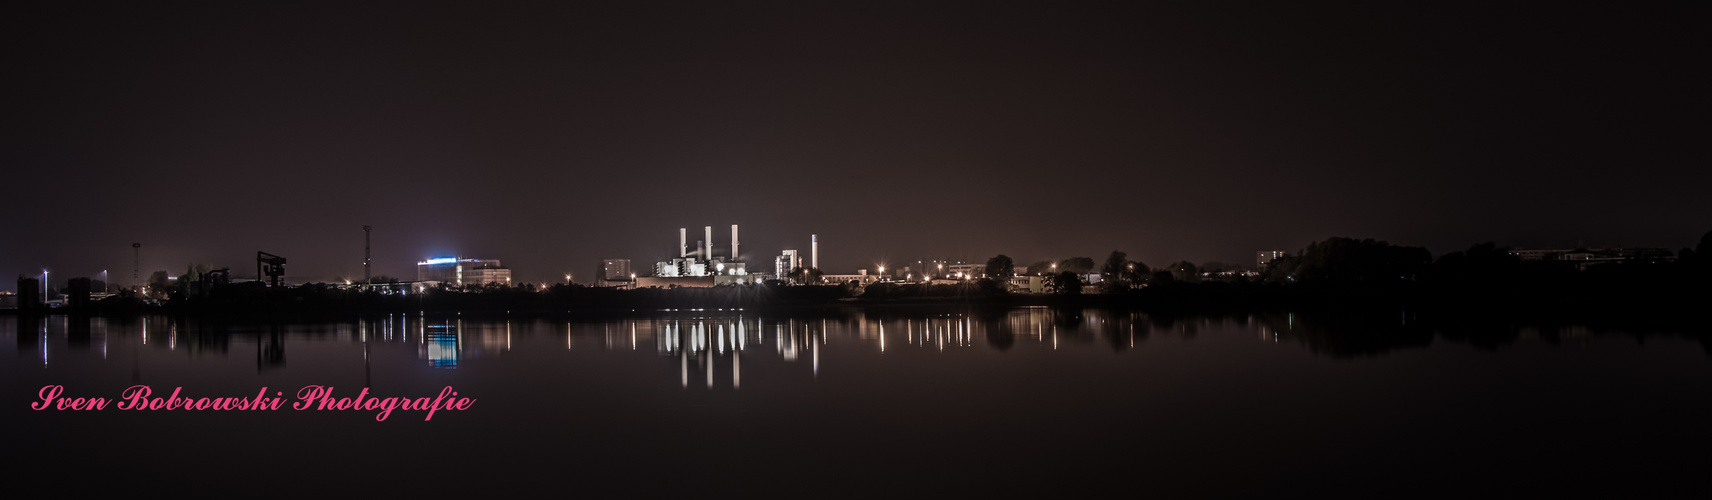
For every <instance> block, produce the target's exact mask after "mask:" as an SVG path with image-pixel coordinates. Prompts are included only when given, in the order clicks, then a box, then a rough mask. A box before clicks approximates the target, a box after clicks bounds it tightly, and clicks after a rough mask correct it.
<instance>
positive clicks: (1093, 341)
mask: <svg viewBox="0 0 1712 500" xmlns="http://www.w3.org/2000/svg"><path fill="white" fill-rule="evenodd" d="M1389 314H1393V315H1392V316H1390V317H1389V318H1388V319H1383V320H1375V319H1374V318H1373V317H1383V316H1382V315H1379V314H1374V315H1365V316H1364V315H1355V316H1353V317H1351V316H1334V317H1330V318H1320V319H1316V320H1313V321H1304V319H1305V318H1300V317H1298V314H1297V313H1294V312H1282V313H1273V314H1248V315H1234V316H1213V317H1189V318H1177V317H1170V316H1149V315H1147V314H1145V313H1140V312H1122V311H1118V312H1113V311H1105V310H1058V309H1051V308H1020V309H1011V310H1003V311H961V312H942V313H934V314H913V315H911V314H876V313H866V312H862V311H848V312H845V313H842V314H837V315H832V316H828V317H812V318H793V317H764V316H754V315H744V314H741V313H736V312H733V313H731V314H725V313H720V314H711V315H710V314H705V312H698V311H692V312H684V313H677V314H670V315H655V316H648V317H636V318H624V319H615V320H601V321H571V322H564V323H558V322H552V321H547V320H508V319H470V320H466V319H464V318H461V317H458V316H451V317H423V316H410V315H394V316H385V317H371V318H365V319H361V320H355V321H349V322H338V323H316V324H260V325H258V324H246V323H229V322H220V321H212V320H198V319H188V320H187V319H177V318H169V317H164V316H149V317H142V318H128V319H110V318H87V317H68V316H50V317H47V318H44V319H33V318H18V317H0V335H4V337H5V339H6V341H8V342H15V343H16V345H17V346H18V351H17V352H18V354H19V356H20V357H24V356H29V357H34V358H37V359H39V361H40V364H41V365H42V366H44V367H46V366H48V365H49V364H50V363H52V362H53V361H54V360H55V359H56V358H58V357H60V356H98V357H99V358H101V359H102V360H106V359H107V358H108V356H109V355H110V353H111V352H112V351H113V350H114V349H115V347H117V346H122V345H129V344H135V345H136V346H141V347H147V348H149V349H157V350H166V351H171V352H183V353H185V354H187V355H190V356H209V355H212V356H232V355H235V354H236V353H234V352H233V349H234V346H233V344H234V342H236V343H237V344H240V345H242V346H243V348H245V349H249V348H253V349H254V350H255V357H256V365H257V368H258V369H259V370H267V369H278V368H282V367H285V366H286V365H287V351H289V350H291V348H292V347H291V346H292V345H296V344H304V343H309V344H327V345H360V346H361V347H362V356H363V360H364V362H365V364H366V363H368V361H369V357H370V355H371V352H370V348H369V345H370V344H377V345H392V346H413V347H414V350H415V352H416V357H417V358H418V359H419V360H420V361H421V362H422V364H423V366H426V367H430V368H435V369H456V368H458V367H459V366H460V363H467V362H469V361H470V360H473V359H479V358H483V357H492V358H498V357H499V356H501V355H503V353H505V352H507V351H510V350H511V349H512V347H513V342H514V336H515V335H517V334H518V332H519V331H521V332H522V334H523V335H525V336H530V337H535V336H539V335H543V334H547V335H554V336H562V337H563V339H564V342H563V345H564V348H565V349H566V350H575V349H578V348H588V347H591V342H594V341H595V338H597V337H598V339H599V340H598V342H599V344H598V347H599V348H600V349H602V350H615V349H629V350H632V351H636V350H638V349H643V348H647V349H652V350H653V351H654V353H655V354H657V355H658V356H660V357H665V358H675V361H676V362H675V363H674V364H675V365H676V366H677V367H678V370H677V371H678V373H677V377H676V380H677V383H678V385H679V386H680V387H682V388H689V387H690V386H691V385H692V384H691V380H692V379H695V378H699V379H700V381H702V382H704V384H703V385H704V386H706V387H710V388H711V387H712V386H713V384H714V380H715V377H714V375H713V374H714V372H715V371H720V372H721V373H724V372H729V373H730V374H731V376H730V384H729V385H730V386H731V387H732V388H740V387H741V385H742V379H741V373H742V363H743V358H744V357H745V356H747V357H751V358H754V357H758V356H770V357H773V358H776V359H779V360H782V361H784V362H786V363H791V364H798V363H800V364H801V365H802V369H804V370H806V371H807V373H808V374H810V375H811V376H818V375H819V374H820V373H821V370H822V369H823V366H822V363H823V360H822V358H823V355H822V354H823V353H822V351H823V350H824V349H828V348H833V347H831V345H832V343H833V342H834V341H838V346H837V347H836V349H868V350H872V351H874V352H877V353H881V354H883V353H886V352H887V351H888V350H892V351H896V350H898V349H914V350H927V351H934V352H941V353H943V352H946V351H947V350H952V351H955V350H959V349H982V350H996V351H1000V352H1004V351H1008V350H1010V349H1012V348H1014V347H1016V346H1018V345H1019V343H1020V344H1034V345H1037V346H1039V347H1041V348H1043V349H1049V350H1059V349H1062V348H1087V347H1091V346H1104V347H1108V348H1110V349H1111V350H1112V351H1114V352H1119V353H1121V352H1124V351H1128V350H1133V349H1137V348H1141V347H1142V346H1143V344H1144V343H1145V342H1147V340H1148V339H1150V338H1177V339H1182V340H1185V341H1188V340H1192V339H1195V338H1196V337H1197V336H1198V335H1200V333H1201V332H1202V331H1203V330H1217V331H1221V332H1226V331H1232V332H1234V331H1248V332H1251V334H1252V335H1253V336H1252V337H1250V338H1253V339H1255V340H1257V341H1259V342H1263V343H1273V344H1280V343H1283V344H1294V345H1298V346H1300V347H1302V348H1304V349H1307V350H1308V351H1310V352H1312V353H1314V354H1316V355H1322V356H1328V357H1332V358H1359V357H1372V356H1379V355H1384V354H1387V353H1391V352H1395V351H1398V350H1406V349H1415V348H1423V347H1427V346H1429V345H1431V344H1432V343H1433V342H1434V341H1435V340H1437V341H1440V342H1445V341H1450V342H1453V343H1466V344H1469V345H1472V346H1475V347H1479V348H1482V349H1487V350H1491V349H1497V348H1500V347H1504V346H1508V345H1512V344H1515V343H1516V342H1519V341H1524V340H1528V341H1538V342H1540V343H1542V344H1545V345H1549V346H1561V345H1564V344H1565V343H1569V344H1576V343H1585V342H1586V341H1587V340H1588V339H1592V338H1594V337H1595V336H1596V334H1598V333H1600V331H1598V330H1594V329H1590V328H1588V327H1586V326H1581V325H1568V326H1544V327H1542V326H1513V325H1512V326H1507V327H1498V328H1486V329H1484V330H1483V331H1478V332H1474V333H1469V332H1457V333H1454V334H1453V333H1447V332H1444V331H1441V330H1442V328H1434V327H1430V326H1426V325H1422V324H1420V322H1418V321H1416V322H1415V323H1414V324H1411V318H1412V317H1413V314H1412V313H1410V312H1408V311H1399V312H1396V313H1389ZM1624 334H1626V335H1633V336H1635V338H1636V339H1637V341H1644V338H1645V335H1641V334H1636V333H1633V332H1624ZM1687 337H1688V338H1693V339H1696V340H1698V341H1699V342H1700V343H1701V344H1702V345H1703V346H1712V343H1708V342H1707V340H1706V336H1704V335H1699V336H1696V335H1687ZM252 344H253V345H252ZM1707 353H1708V354H1712V347H1708V349H1707Z"/></svg>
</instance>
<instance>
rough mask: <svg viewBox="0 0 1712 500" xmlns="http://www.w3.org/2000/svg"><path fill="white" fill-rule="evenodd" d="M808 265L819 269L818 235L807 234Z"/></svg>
mask: <svg viewBox="0 0 1712 500" xmlns="http://www.w3.org/2000/svg"><path fill="white" fill-rule="evenodd" d="M808 267H810V268H813V269H820V235H814V234H811V235H808Z"/></svg>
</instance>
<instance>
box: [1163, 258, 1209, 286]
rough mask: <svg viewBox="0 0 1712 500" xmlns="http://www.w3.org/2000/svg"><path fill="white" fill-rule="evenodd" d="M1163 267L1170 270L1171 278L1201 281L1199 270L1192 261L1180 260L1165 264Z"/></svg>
mask: <svg viewBox="0 0 1712 500" xmlns="http://www.w3.org/2000/svg"><path fill="white" fill-rule="evenodd" d="M1165 269H1166V270H1168V271H1171V278H1172V279H1173V280H1176V281H1182V282H1187V283H1195V282H1198V281H1201V270H1200V269H1197V268H1196V267H1195V263H1193V262H1189V261H1186V260H1180V261H1177V262H1176V263H1174V264H1171V265H1169V266H1166V267H1165Z"/></svg>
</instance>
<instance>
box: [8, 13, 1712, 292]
mask: <svg viewBox="0 0 1712 500" xmlns="http://www.w3.org/2000/svg"><path fill="white" fill-rule="evenodd" d="M176 9H177V10H175V8H161V9H154V8H149V9H141V8H138V10H136V11H125V10H102V11H95V12H89V11H74V10H70V9H69V8H66V7H61V6H51V5H49V6H32V7H27V8H25V9H23V10H21V11H20V12H19V13H18V14H19V15H17V16H13V17H12V18H11V19H9V20H8V21H6V22H7V24H8V29H7V30H6V32H7V34H6V35H4V36H6V37H7V38H6V40H7V41H8V46H10V47H14V48H15V51H16V53H17V55H18V57H17V58H16V62H15V64H14V66H13V67H14V71H16V74H18V75H21V77H20V78H17V79H15V81H13V82H11V87H12V88H13V90H14V91H13V92H10V93H8V95H7V97H5V98H4V99H6V102H7V103H8V104H7V109H8V113H6V114H5V116H6V117H5V118H3V119H0V120H3V123H4V124H5V125H4V126H5V128H6V133H5V134H0V141H3V142H0V162H3V163H4V164H5V165H6V170H7V173H8V175H7V177H8V178H9V180H11V182H9V183H8V185H9V186H12V187H13V189H12V190H9V192H10V193H11V194H12V196H11V197H10V198H9V201H10V202H11V203H10V205H11V207H12V213H13V214H14V216H13V217H12V218H11V219H10V222H9V223H8V228H10V229H11V230H12V233H13V234H14V235H16V236H13V237H9V238H4V239H0V272H6V273H9V274H25V275H31V274H37V273H38V272H39V271H40V269H42V268H44V267H45V268H47V269H50V270H54V271H55V274H54V275H55V276H56V277H75V276H93V275H95V274H97V273H99V272H100V271H102V270H108V271H110V272H114V273H119V274H116V275H115V277H116V278H118V279H115V280H114V281H115V282H123V281H124V278H127V277H128V276H127V275H126V274H125V273H122V272H121V270H124V269H128V268H129V267H130V266H131V258H132V254H131V249H130V248H127V247H128V246H129V245H130V244H131V243H138V242H140V243H142V244H143V246H142V248H141V254H142V269H143V270H144V271H143V272H145V273H147V272H149V271H150V270H167V271H169V272H173V273H177V272H181V271H182V270H183V268H184V267H185V266H186V265H188V264H192V263H207V264H212V265H215V266H216V267H225V266H229V267H232V268H233V269H238V270H242V269H246V268H247V267H248V265H249V259H250V256H251V255H253V254H254V253H255V252H256V251H265V252H269V253H272V254H277V255H281V256H285V257H288V258H290V259H291V264H290V267H289V268H290V269H291V270H292V272H294V273H296V272H297V271H298V270H303V271H307V272H306V273H305V274H307V275H310V276H314V277H321V278H333V277H337V276H361V274H362V271H363V260H362V253H361V252H362V251H363V248H362V245H363V241H362V236H363V234H362V233H361V231H360V228H361V227H362V226H365V225H372V226H374V228H375V229H374V232H373V240H372V242H373V254H374V255H375V256H376V258H375V259H374V262H373V264H374V266H373V270H372V272H373V274H374V275H391V276H397V277H406V276H410V275H411V274H412V269H411V266H412V265H413V264H414V262H415V261H417V260H420V259H423V258H426V257H430V256H442V255H467V256H486V257H491V258H499V259H504V260H505V261H506V262H507V263H509V264H510V265H511V267H513V268H515V269H518V270H520V275H519V277H518V278H519V279H520V280H526V281H553V280H555V279H556V278H557V277H559V276H560V275H562V274H566V273H569V274H573V275H578V276H579V277H578V279H579V280H580V281H584V282H587V281H589V280H591V279H592V278H593V277H592V276H590V277H588V278H582V277H581V276H580V275H582V274H587V273H588V272H589V269H591V267H590V266H591V264H592V263H596V262H599V261H600V260H601V259H607V258H626V259H631V260H633V261H636V262H652V261H655V260H658V259H662V258H669V257H670V256H671V254H672V253H673V249H672V248H671V241H670V235H669V234H668V233H666V232H665V231H663V230H662V228H665V230H667V231H669V228H677V227H692V228H693V227H701V226H704V225H707V224H714V225H723V224H733V223H735V224H741V225H743V226H745V227H746V228H749V229H748V231H747V232H746V235H745V237H744V241H743V245H744V248H745V249H754V251H755V252H763V253H765V254H771V253H775V252H776V251H778V250H783V249H791V248H795V249H798V250H801V251H804V252H806V251H807V246H808V245H807V241H806V237H807V235H810V234H818V235H819V236H820V237H821V238H822V239H824V240H825V241H826V245H825V246H826V247H827V248H826V251H825V252H823V253H825V254H826V255H824V256H823V257H825V260H824V261H823V262H822V266H821V267H823V268H826V269H830V270H838V271H848V270H854V269H858V268H864V267H872V266H873V265H875V264H876V263H879V262H885V261H902V260H917V259H924V258H945V259H952V260H959V259H960V260H966V261H974V260H977V259H985V258H987V257H991V256H992V255H994V254H998V253H1003V254H1006V255H1010V256H1011V257H1013V258H1014V259H1016V260H1017V261H1018V262H1019V263H1026V262H1029V261H1033V260H1044V259H1061V258H1066V257H1072V256H1087V257H1093V258H1099V257H1101V256H1102V255H1104V254H1105V253H1107V252H1110V251H1112V250H1122V251H1125V252H1128V253H1129V254H1130V256H1131V257H1132V258H1134V259H1136V260H1140V261H1143V262H1147V263H1149V264H1155V265H1157V264H1162V263H1168V262H1175V261H1180V260H1189V261H1194V262H1205V261H1221V262H1229V263H1242V262H1248V261H1251V260H1252V259H1253V255H1254V252H1256V251H1263V250H1285V251H1294V250H1296V249H1300V248H1302V247H1304V246H1306V245H1307V244H1308V243H1310V242H1314V241H1319V240H1323V239H1325V238H1329V237H1337V236H1346V237H1356V238H1374V239H1380V240H1385V241H1389V242H1392V243H1395V244H1399V245H1406V246H1421V247H1426V248H1428V249H1430V250H1432V251H1433V252H1434V253H1435V254H1441V253H1445V252H1451V251H1456V250H1461V249H1463V248H1466V247H1467V246H1468V245H1472V244H1475V243H1479V242H1484V241H1494V242H1497V243H1498V244H1500V245H1506V246H1518V247H1525V248H1562V247H1570V246H1576V245H1577V244H1585V245H1587V246H1601V247H1609V246H1641V247H1664V248H1671V249H1676V248H1682V247H1685V246H1692V245H1693V244H1694V242H1695V238H1697V236H1698V235H1699V234H1701V233H1702V232H1703V231H1705V229H1706V227H1707V225H1708V224H1707V222H1706V221H1707V215H1708V214H1712V201H1708V198H1707V197H1705V196H1704V195H1703V194H1702V193H1700V192H1699V191H1700V190H1702V186H1703V185H1704V180H1705V179H1706V178H1707V174H1705V172H1704V171H1705V169H1704V165H1705V164H1706V159H1705V155H1704V153H1703V152H1701V151H1700V150H1699V149H1698V148H1696V147H1695V145H1696V144H1698V142H1700V141H1701V137H1702V136H1703V135H1704V133H1703V132H1704V130H1705V127H1704V125H1702V124H1701V121H1702V120H1701V119H1700V118H1699V117H1702V116H1705V111H1706V109H1707V107H1708V106H1707V104H1708V97H1707V94H1706V93H1705V92H1704V91H1703V90H1701V89H1704V88H1707V87H1708V85H1707V84H1708V83H1712V82H1707V81H1706V80H1707V79H1706V78H1705V76H1704V75H1703V74H1702V73H1703V71H1701V70H1699V69H1698V68H1697V66H1698V65H1694V64H1692V63H1689V62H1690V61H1696V60H1703V59H1705V57H1704V56H1705V55H1706V52H1707V51H1706V46H1705V43H1704V42H1703V41H1702V40H1701V37H1698V36H1697V35H1696V34H1697V33H1698V28H1697V24H1696V21H1695V20H1696V19H1701V18H1703V16H1696V15H1684V14H1685V13H1682V12H1676V11H1674V10H1673V9H1672V8H1669V7H1660V6H1646V7H1636V8H1627V7H1617V6H1608V7H1607V6H1566V7H1562V8H1560V9H1559V10H1553V11H1546V12H1542V11H1538V10H1535V9H1524V8H1520V7H1512V8H1506V7H1494V8H1487V9H1482V10H1480V11H1478V12H1470V11H1464V10H1457V9H1450V8H1445V9H1439V10H1434V9H1422V8H1414V7H1403V6H1383V5H1368V6H1346V7H1343V8H1339V9H1318V8H1313V7H1300V6H1259V7H1254V8H1249V9H1219V8H1216V7H1201V6H1168V7H1157V6H1155V7H1146V8H1138V9H1133V10H1102V9H1077V8H1072V7H1059V8H1055V9H1045V10H1036V9H1032V8H1030V9H1022V8H1013V7H1006V6H984V8H983V9H980V10H979V11H978V13H976V12H977V11H971V10H966V9H960V8H956V7H949V6H936V7H920V8H917V9H913V10H910V11H908V12H903V13H900V12H897V11H888V10H879V9H876V10H870V11H863V10H862V9H833V10H822V9H830V8H827V7H813V6H796V7H792V8H783V9H761V8H745V7H732V8H723V7H722V8H702V9H697V8H686V9H677V10H665V11H638V12H623V11H621V10H622V9H620V10H618V11H615V10H583V9H582V8H581V7H578V6H556V7H552V8H548V9H546V10H543V11H540V12H536V13H533V15H531V16H525V17H519V16H515V15H512V13H508V12H502V11H501V9H484V8H480V7H470V8H460V7H448V6H421V7H420V8H416V9H411V10H408V11H400V10H397V9H390V8H385V7H381V6H349V7H348V8H347V9H343V10H341V11H340V12H338V13H337V15H328V14H327V13H324V12H311V11H308V10H303V11H280V10H277V9H268V8H265V7H261V6H228V7H227V8H224V9H198V8H194V7H179V8H176ZM302 27H314V28H315V29H308V30H305V29H302ZM720 227H723V226H720ZM749 260H750V261H752V262H753V261H755V259H749ZM239 274H240V276H241V275H242V272H240V273H239ZM145 278H146V276H145Z"/></svg>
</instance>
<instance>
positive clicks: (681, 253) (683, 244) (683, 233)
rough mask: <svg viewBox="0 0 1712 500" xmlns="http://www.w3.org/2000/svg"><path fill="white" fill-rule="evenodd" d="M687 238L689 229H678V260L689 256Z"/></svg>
mask: <svg viewBox="0 0 1712 500" xmlns="http://www.w3.org/2000/svg"><path fill="white" fill-rule="evenodd" d="M689 237H690V230H689V228H686V227H680V228H678V258H680V259H681V258H684V257H689V256H690V247H689V241H688V238H689Z"/></svg>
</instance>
